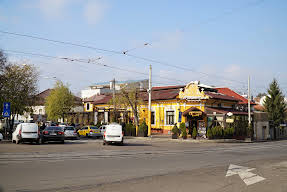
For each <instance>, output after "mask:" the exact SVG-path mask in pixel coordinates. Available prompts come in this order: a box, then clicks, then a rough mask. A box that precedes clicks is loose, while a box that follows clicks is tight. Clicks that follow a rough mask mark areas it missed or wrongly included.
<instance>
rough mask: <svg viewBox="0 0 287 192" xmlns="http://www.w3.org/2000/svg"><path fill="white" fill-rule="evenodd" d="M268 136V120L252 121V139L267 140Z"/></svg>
mask: <svg viewBox="0 0 287 192" xmlns="http://www.w3.org/2000/svg"><path fill="white" fill-rule="evenodd" d="M269 138H270V134H269V122H268V121H256V122H254V139H255V140H257V141H259V140H267V139H269Z"/></svg>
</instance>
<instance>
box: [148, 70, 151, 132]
mask: <svg viewBox="0 0 287 192" xmlns="http://www.w3.org/2000/svg"><path fill="white" fill-rule="evenodd" d="M151 73H152V68H151V65H149V82H148V84H149V85H148V136H151V89H152V82H151V76H152V75H151Z"/></svg>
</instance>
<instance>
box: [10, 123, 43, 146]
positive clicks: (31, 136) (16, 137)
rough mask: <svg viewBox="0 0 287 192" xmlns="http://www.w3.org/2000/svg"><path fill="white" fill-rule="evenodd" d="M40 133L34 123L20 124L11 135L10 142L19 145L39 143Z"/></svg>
mask: <svg viewBox="0 0 287 192" xmlns="http://www.w3.org/2000/svg"><path fill="white" fill-rule="evenodd" d="M39 140H40V132H39V127H38V125H37V124H36V123H20V124H18V125H17V127H16V129H15V131H14V132H13V133H12V142H13V143H16V144H19V143H21V142H31V143H32V142H36V143H37V144H38V143H39Z"/></svg>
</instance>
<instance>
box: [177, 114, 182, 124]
mask: <svg viewBox="0 0 287 192" xmlns="http://www.w3.org/2000/svg"><path fill="white" fill-rule="evenodd" d="M181 119H182V112H181V111H179V112H178V122H179V123H181Z"/></svg>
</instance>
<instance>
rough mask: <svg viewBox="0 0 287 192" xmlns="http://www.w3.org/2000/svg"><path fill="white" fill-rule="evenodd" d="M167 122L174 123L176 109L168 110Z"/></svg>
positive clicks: (168, 123)
mask: <svg viewBox="0 0 287 192" xmlns="http://www.w3.org/2000/svg"><path fill="white" fill-rule="evenodd" d="M166 124H167V125H173V124H174V111H167V112H166Z"/></svg>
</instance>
